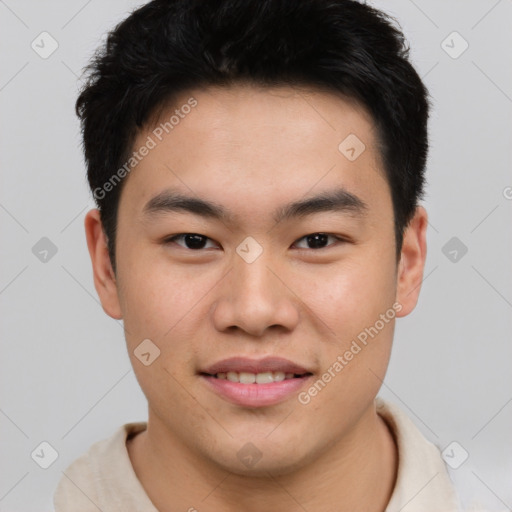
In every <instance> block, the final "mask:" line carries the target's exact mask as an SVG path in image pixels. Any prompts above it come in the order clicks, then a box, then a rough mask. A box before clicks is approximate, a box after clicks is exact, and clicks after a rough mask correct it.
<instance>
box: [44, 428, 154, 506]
mask: <svg viewBox="0 0 512 512" xmlns="http://www.w3.org/2000/svg"><path fill="white" fill-rule="evenodd" d="M146 427H147V423H146V422H134V423H126V424H124V425H122V426H120V427H119V428H118V429H117V430H116V431H115V432H114V433H113V434H112V435H111V436H110V437H108V438H106V439H102V440H101V441H97V442H96V443H94V444H93V445H91V446H90V447H89V449H88V450H87V452H86V453H84V454H83V455H81V456H80V457H78V458H77V459H75V460H74V461H73V462H72V463H71V464H70V465H69V466H68V467H67V468H66V469H65V470H64V471H63V472H62V477H61V479H60V481H59V483H58V485H57V487H56V490H55V493H54V496H53V503H54V507H55V512H71V511H77V512H89V510H90V511H91V512H92V511H94V512H97V511H98V508H100V509H101V507H102V505H107V504H108V505H112V504H113V503H115V502H112V503H107V502H108V501H109V500H115V499H117V498H116V497H115V496H116V494H117V491H118V490H119V486H120V485H123V483H125V482H133V479H134V478H135V479H136V476H135V473H134V472H133V468H132V466H131V462H130V459H129V456H128V452H127V449H126V440H127V438H128V437H129V436H131V435H134V434H135V433H138V432H140V431H141V430H144V429H145V428H146Z"/></svg>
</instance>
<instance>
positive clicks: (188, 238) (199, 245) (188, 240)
mask: <svg viewBox="0 0 512 512" xmlns="http://www.w3.org/2000/svg"><path fill="white" fill-rule="evenodd" d="M176 240H183V241H184V242H185V247H184V248H185V249H191V250H200V249H204V248H205V244H206V241H207V240H210V238H208V237H207V236H204V235H199V234H197V233H181V234H179V235H174V236H172V237H170V238H166V239H165V240H164V243H165V244H168V243H170V242H175V241H176ZM178 245H180V246H181V247H183V245H181V244H178Z"/></svg>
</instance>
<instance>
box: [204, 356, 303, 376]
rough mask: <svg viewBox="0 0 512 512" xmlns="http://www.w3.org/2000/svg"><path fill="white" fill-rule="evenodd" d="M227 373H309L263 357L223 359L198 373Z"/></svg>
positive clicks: (290, 364) (297, 366) (288, 364)
mask: <svg viewBox="0 0 512 512" xmlns="http://www.w3.org/2000/svg"><path fill="white" fill-rule="evenodd" d="M227 372H248V373H263V372H284V373H297V374H300V375H302V374H304V373H310V372H309V370H307V369H306V368H304V367H302V366H300V365H298V364H296V363H294V362H292V361H289V360H288V359H284V358H282V357H265V358H263V359H249V358H247V357H230V358H229V359H223V360H222V361H218V362H216V363H214V364H212V365H211V366H208V367H207V368H205V369H204V370H202V371H201V372H200V373H208V374H209V375H215V374H217V373H227Z"/></svg>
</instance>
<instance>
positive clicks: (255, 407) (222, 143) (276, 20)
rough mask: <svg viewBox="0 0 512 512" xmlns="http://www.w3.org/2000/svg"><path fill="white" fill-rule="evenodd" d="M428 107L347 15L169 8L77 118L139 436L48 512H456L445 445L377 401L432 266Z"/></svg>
mask: <svg viewBox="0 0 512 512" xmlns="http://www.w3.org/2000/svg"><path fill="white" fill-rule="evenodd" d="M428 108H429V105H428V94H427V91H426V89H425V87H424V85H423V84H422V82H421V80H420V79H419V77H418V75H417V73H416V72H415V70H414V69H413V67H412V66H411V64H410V63H409V61H408V55H407V50H406V47H405V42H404V40H403V36H402V34H401V33H400V31H399V30H397V29H396V28H395V26H394V25H393V24H392V22H391V21H390V19H388V18H387V17H386V16H385V15H384V14H383V13H381V12H379V11H377V10H375V9H373V8H370V7H369V6H367V5H363V4H361V3H359V2H356V1H352V0H333V1H329V2H327V1H325V0H300V1H299V0H258V1H249V0H215V1H208V2H205V1H203V0H186V1H178V0H173V1H169V0H166V1H163V0H155V1H153V2H150V3H149V4H147V5H145V6H144V7H142V8H140V9H138V10H137V11H135V12H134V13H132V14H131V15H130V16H129V17H128V18H127V19H126V20H125V21H124V22H123V23H121V24H120V25H119V26H118V27H116V29H115V30H114V31H113V32H111V34H110V35H109V39H108V42H107V44H106V46H105V48H103V49H102V51H101V52H100V53H99V54H98V55H97V56H96V58H95V59H94V61H93V63H92V64H91V67H90V75H89V80H88V83H87V85H86V86H85V88H84V90H83V91H82V93H81V95H80V97H79V99H78V102H77V112H78V114H79V116H80V118H81V121H82V127H83V137H84V139H83V140H84V150H85V156H86V161H87V166H88V177H89V183H90V186H91V190H92V191H93V194H94V197H95V199H96V200H97V204H98V207H99V209H98V210H96V209H95V210H91V211H90V212H89V213H88V214H87V216H86V219H85V229H86V236H87V242H88V247H89V252H90V255H91V260H92V265H93V272H94V282H95V286H96V290H97V292H98V294H99V297H100V299H101V302H102V305H103V308H104V310H105V312H106V313H107V314H108V315H110V316H111V317H113V318H115V319H123V322H124V327H125V332H126V342H127V346H128V352H129V355H130V358H131V361H132V364H133V368H134V371H135V374H136V376H137V379H138V382H139V383H140V386H141V388H142V390H143V392H144V394H145V395H146V397H147V399H148V421H147V423H146V422H138V423H129V424H126V425H123V426H122V427H120V428H119V429H118V431H117V432H116V433H115V434H114V435H113V436H112V437H110V438H109V439H105V440H103V441H100V442H98V443H96V444H95V445H93V446H92V447H91V448H90V449H89V451H88V452H87V453H86V454H84V455H83V456H82V457H80V458H79V459H77V460H76V461H75V462H73V464H71V465H70V466H69V467H68V468H67V469H66V471H65V472H64V476H63V477H62V480H61V482H60V483H59V486H58V488H57V490H56V493H55V497H54V501H55V507H56V512H64V511H65V512H73V511H77V512H78V511H80V512H84V511H89V510H90V511H93V510H94V511H96V510H102V511H104V512H106V511H111V510H112V511H113V510H133V511H135V510H137V511H141V512H142V511H143V512H155V511H160V512H175V511H187V510H188V511H194V510H197V511H199V512H206V511H209V512H219V511H226V512H228V511H235V510H236V511H239V510H243V511H244V512H251V511H261V510H264V509H270V510H279V511H281V512H292V511H293V512H295V511H301V510H304V511H309V512H320V511H322V512H327V511H329V512H334V511H336V512H345V511H347V512H348V511H350V512H353V511H359V510H361V511H367V512H370V511H375V512H382V511H386V512H392V511H393V512H395V511H399V510H400V511H403V512H412V511H417V512H419V511H424V512H427V511H428V512H448V511H454V510H456V509H457V503H456V496H455V493H454V490H453V487H452V484H451V481H450V478H449V476H448V474H447V471H446V469H445V466H444V463H443V461H442V458H441V455H440V453H439V450H438V449H437V448H436V447H435V446H434V445H433V444H431V443H430V442H428V441H427V440H426V439H425V438H424V437H423V436H422V435H421V434H420V432H419V430H418V429H417V428H416V427H415V426H414V424H413V423H412V422H411V421H410V420H409V419H408V418H407V417H406V416H405V415H404V413H403V412H402V411H401V410H399V409H398V408H397V407H396V406H394V405H392V404H390V403H387V402H385V401H383V400H382V399H380V398H376V395H377V393H378V391H379V388H380V386H381V383H382V379H383V378H384V376H385V372H386V368H387V365H388V361H389V357H390V351H391V346H392V340H393V332H394V324H395V319H396V318H397V317H403V316H406V315H408V314H409V313H410V312H411V311H412V310H413V309H414V307H415V306H416V303H417V300H418V296H419V293H420V289H421V282H422V276H423V270H424V264H425V258H426V229H427V213H426V211H425V209H424V208H423V207H421V206H419V204H418V202H419V200H420V199H421V198H422V194H423V187H424V170H425V162H426V155H427V148H428V141H427V119H428Z"/></svg>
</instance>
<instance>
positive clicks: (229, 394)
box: [201, 375, 312, 407]
mask: <svg viewBox="0 0 512 512" xmlns="http://www.w3.org/2000/svg"><path fill="white" fill-rule="evenodd" d="M311 377H312V375H307V376H305V377H297V378H294V379H285V380H282V381H279V382H270V383H267V384H241V383H240V382H231V381H229V380H227V379H217V377H210V376H207V375H201V378H202V379H203V380H204V381H205V382H206V384H207V385H208V386H209V387H210V388H211V389H213V391H215V392H216V393H217V394H219V395H220V396H221V397H222V398H224V399H226V400H228V401H229V402H232V403H234V404H236V405H241V406H245V407H265V406H268V405H275V404H278V403H280V402H283V401H284V400H286V399H287V398H289V397H290V395H293V394H295V393H297V392H298V391H299V389H300V388H301V387H303V386H304V385H305V384H306V382H307V381H309V380H310V378H311Z"/></svg>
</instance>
